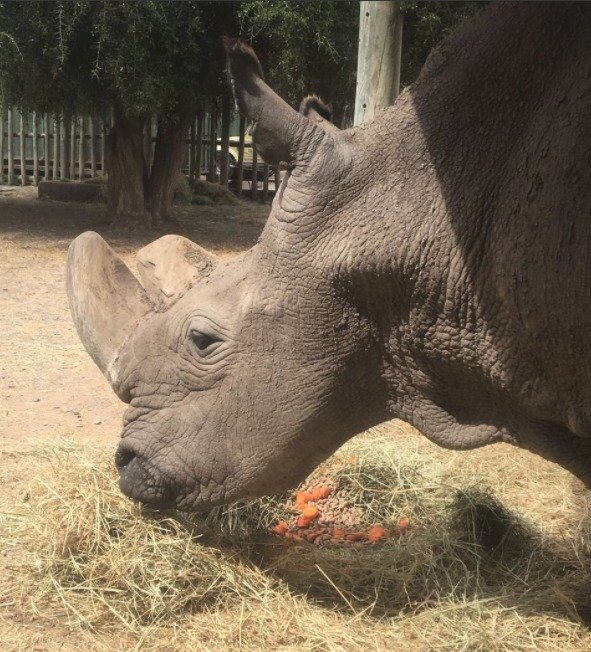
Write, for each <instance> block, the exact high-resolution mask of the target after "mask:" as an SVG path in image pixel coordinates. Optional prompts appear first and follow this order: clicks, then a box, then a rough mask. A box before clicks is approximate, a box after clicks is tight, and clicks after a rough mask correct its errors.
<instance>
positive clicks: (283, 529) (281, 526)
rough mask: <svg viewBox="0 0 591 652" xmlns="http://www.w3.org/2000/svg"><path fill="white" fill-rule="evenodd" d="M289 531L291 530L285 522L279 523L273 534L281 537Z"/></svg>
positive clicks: (274, 527)
mask: <svg viewBox="0 0 591 652" xmlns="http://www.w3.org/2000/svg"><path fill="white" fill-rule="evenodd" d="M287 530H289V525H288V524H287V523H286V522H285V521H279V522H278V523H276V524H275V525H274V526H273V527H272V528H271V532H272V533H273V534H276V535H277V536H279V537H281V536H283V535H284V534H285V533H286V532H287Z"/></svg>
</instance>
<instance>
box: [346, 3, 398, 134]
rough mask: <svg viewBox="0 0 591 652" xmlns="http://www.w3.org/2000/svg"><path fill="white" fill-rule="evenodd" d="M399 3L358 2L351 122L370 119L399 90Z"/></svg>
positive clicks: (357, 122) (388, 103)
mask: <svg viewBox="0 0 591 652" xmlns="http://www.w3.org/2000/svg"><path fill="white" fill-rule="evenodd" d="M402 21H403V13H402V10H401V2H374V1H371V2H366V1H364V2H360V3H359V50H358V54H357V88H356V90H355V124H356V125H359V124H362V123H363V122H368V121H370V120H372V119H373V117H374V115H375V114H376V113H377V112H378V111H379V110H381V109H383V108H385V107H387V106H389V105H390V104H392V103H393V102H394V100H395V99H396V97H397V96H398V92H399V90H400V58H401V50H402Z"/></svg>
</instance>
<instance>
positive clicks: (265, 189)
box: [263, 163, 269, 202]
mask: <svg viewBox="0 0 591 652" xmlns="http://www.w3.org/2000/svg"><path fill="white" fill-rule="evenodd" d="M268 198H269V164H268V163H265V165H264V166H263V201H264V202H265V201H267V199H268Z"/></svg>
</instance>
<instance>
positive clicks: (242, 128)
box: [235, 115, 246, 197]
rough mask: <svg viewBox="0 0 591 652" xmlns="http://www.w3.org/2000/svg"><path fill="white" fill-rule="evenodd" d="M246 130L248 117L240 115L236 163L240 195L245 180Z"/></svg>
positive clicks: (237, 188) (237, 185)
mask: <svg viewBox="0 0 591 652" xmlns="http://www.w3.org/2000/svg"><path fill="white" fill-rule="evenodd" d="M245 131H246V118H245V117H244V116H243V115H241V116H240V127H239V130H238V161H237V163H236V186H235V187H236V191H237V192H238V196H239V197H240V196H241V195H242V184H243V182H244V132H245Z"/></svg>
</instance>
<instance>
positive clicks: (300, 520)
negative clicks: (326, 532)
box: [296, 515, 312, 528]
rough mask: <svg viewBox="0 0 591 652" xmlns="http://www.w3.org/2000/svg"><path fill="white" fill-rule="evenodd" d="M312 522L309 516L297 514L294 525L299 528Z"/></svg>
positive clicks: (305, 526)
mask: <svg viewBox="0 0 591 652" xmlns="http://www.w3.org/2000/svg"><path fill="white" fill-rule="evenodd" d="M311 522H312V519H311V518H308V517H307V516H303V515H302V516H298V520H297V521H296V526H297V527H299V528H307V527H308V526H309V525H310V523H311Z"/></svg>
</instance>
